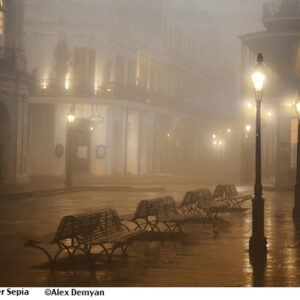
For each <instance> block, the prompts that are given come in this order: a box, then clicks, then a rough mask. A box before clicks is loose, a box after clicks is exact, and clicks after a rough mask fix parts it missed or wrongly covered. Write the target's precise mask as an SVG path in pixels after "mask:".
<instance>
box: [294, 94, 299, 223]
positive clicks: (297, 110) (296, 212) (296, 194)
mask: <svg viewBox="0 0 300 300" xmlns="http://www.w3.org/2000/svg"><path fill="white" fill-rule="evenodd" d="M295 110H296V113H297V117H298V142H297V170H296V185H295V203H294V208H293V218H294V221H297V222H299V221H300V92H298V98H297V101H296V103H295Z"/></svg>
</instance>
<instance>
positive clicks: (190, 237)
mask: <svg viewBox="0 0 300 300" xmlns="http://www.w3.org/2000/svg"><path fill="white" fill-rule="evenodd" d="M192 188H198V187H196V186H167V188H166V192H165V193H162V192H156V193H154V192H134V193H132V192H130V193H126V192H113V191H110V192H84V193H73V194H65V195H61V196H59V195H58V196H50V197H42V198H28V199H22V200H10V201H3V202H2V206H1V216H0V217H1V232H0V239H1V244H2V247H1V248H0V249H1V250H0V257H1V258H0V259H1V260H0V262H1V263H0V268H1V270H2V271H1V274H0V282H1V283H2V285H5V286H253V285H255V286H261V285H264V286H298V285H299V283H300V246H299V245H300V238H297V236H296V235H295V230H294V225H293V222H292V217H291V211H292V199H293V196H292V193H291V192H280V193H279V192H271V191H266V192H265V193H264V198H265V199H266V211H265V223H266V224H265V234H266V237H267V238H268V262H267V266H266V270H265V274H264V276H262V274H260V273H258V274H256V275H255V276H253V271H252V267H251V265H250V263H249V254H248V243H249V237H250V235H251V210H247V211H246V212H243V213H230V214H229V213H225V214H222V215H221V216H222V218H224V220H226V221H228V222H229V223H225V224H220V225H218V226H217V232H215V233H214V232H213V228H212V226H211V224H206V225H203V224H202V225H201V224H190V225H188V224H187V225H185V226H184V227H183V231H184V236H183V239H179V240H169V241H165V242H163V243H162V242H161V241H155V240H152V241H151V240H149V241H138V242H136V243H135V244H134V245H133V246H132V247H131V248H130V250H129V257H127V258H123V257H116V258H114V259H113V261H112V262H104V261H102V262H101V264H100V265H99V266H97V271H96V275H95V278H91V275H90V271H89V270H88V269H80V268H79V269H77V271H76V272H75V273H74V272H73V271H72V270H70V269H69V270H60V269H59V268H58V270H56V271H55V273H54V275H53V276H50V271H49V269H48V267H45V266H44V265H43V264H44V263H45V262H47V258H46V256H45V255H44V254H42V253H41V252H40V251H38V250H35V249H31V248H24V246H23V244H24V240H25V238H26V237H28V236H40V235H43V234H46V233H49V232H53V231H55V230H56V227H57V225H58V222H59V220H60V218H61V217H63V216H64V215H68V214H74V213H81V212H85V211H88V210H93V209H99V208H102V207H113V208H115V209H116V210H117V211H118V213H119V214H120V215H121V216H125V217H127V218H128V217H129V215H130V214H133V213H134V211H135V209H136V205H137V203H138V202H139V201H140V200H141V199H151V198H153V197H158V196H162V195H164V194H165V195H167V194H168V195H171V196H173V197H174V198H175V199H176V201H177V202H180V201H181V200H182V198H183V195H184V192H185V191H187V190H190V189H192ZM244 189H245V188H244ZM82 203H84V206H83V205H82ZM245 207H250V201H248V203H247V205H245ZM4 245H5V246H4Z"/></svg>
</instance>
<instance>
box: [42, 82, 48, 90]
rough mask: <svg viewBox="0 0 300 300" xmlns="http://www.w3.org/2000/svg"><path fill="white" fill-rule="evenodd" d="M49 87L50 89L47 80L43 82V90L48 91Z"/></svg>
mask: <svg viewBox="0 0 300 300" xmlns="http://www.w3.org/2000/svg"><path fill="white" fill-rule="evenodd" d="M47 87H48V83H47V80H43V81H42V83H41V88H42V89H43V90H46V89H47Z"/></svg>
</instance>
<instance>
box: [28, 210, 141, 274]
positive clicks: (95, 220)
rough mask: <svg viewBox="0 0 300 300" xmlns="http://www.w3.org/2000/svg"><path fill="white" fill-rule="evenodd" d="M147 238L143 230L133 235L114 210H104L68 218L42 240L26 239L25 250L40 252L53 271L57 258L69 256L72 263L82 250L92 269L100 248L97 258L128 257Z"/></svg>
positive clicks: (61, 221) (63, 219) (134, 232)
mask: <svg viewBox="0 0 300 300" xmlns="http://www.w3.org/2000/svg"><path fill="white" fill-rule="evenodd" d="M143 234H144V230H140V229H139V230H135V231H130V230H129V229H128V227H127V226H126V225H124V224H122V223H121V221H120V218H119V216H118V214H117V212H116V211H115V210H113V209H111V208H107V209H101V210H99V211H96V212H91V213H84V214H78V215H71V216H65V217H63V218H62V219H61V220H60V223H59V225H58V227H57V230H56V232H55V233H54V234H50V235H47V236H45V237H44V238H39V239H27V240H26V241H25V244H24V246H25V247H33V248H36V249H39V250H41V251H42V252H43V253H44V254H46V256H47V257H48V259H49V262H50V266H51V268H53V266H54V264H55V262H56V260H57V258H58V257H59V255H60V254H61V253H63V252H67V253H68V256H69V257H70V259H72V261H73V258H74V256H75V253H76V252H77V251H78V250H80V251H82V252H83V253H84V254H85V255H87V257H88V259H89V263H90V265H91V266H93V265H94V263H95V261H96V260H93V259H92V248H93V247H94V246H100V247H101V251H100V252H99V253H98V255H105V256H106V257H107V258H108V259H109V260H110V259H111V257H112V256H113V254H114V252H115V251H116V250H117V249H121V251H122V254H123V255H124V256H125V255H127V248H128V246H129V245H130V244H131V243H132V242H133V241H135V240H137V239H139V238H140V237H141V236H142V235H143ZM51 245H56V246H57V247H58V250H57V251H56V252H55V254H54V255H51V254H50V251H49V248H50V246H51Z"/></svg>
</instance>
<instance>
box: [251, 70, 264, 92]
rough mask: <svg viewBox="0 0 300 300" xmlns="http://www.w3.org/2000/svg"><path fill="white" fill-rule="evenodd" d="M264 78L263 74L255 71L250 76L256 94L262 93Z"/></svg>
mask: <svg viewBox="0 0 300 300" xmlns="http://www.w3.org/2000/svg"><path fill="white" fill-rule="evenodd" d="M265 78H266V76H265V74H263V73H262V72H260V71H257V72H255V73H253V74H252V81H253V84H254V88H255V90H256V91H257V92H260V91H262V89H263V85H264V81H265Z"/></svg>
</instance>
